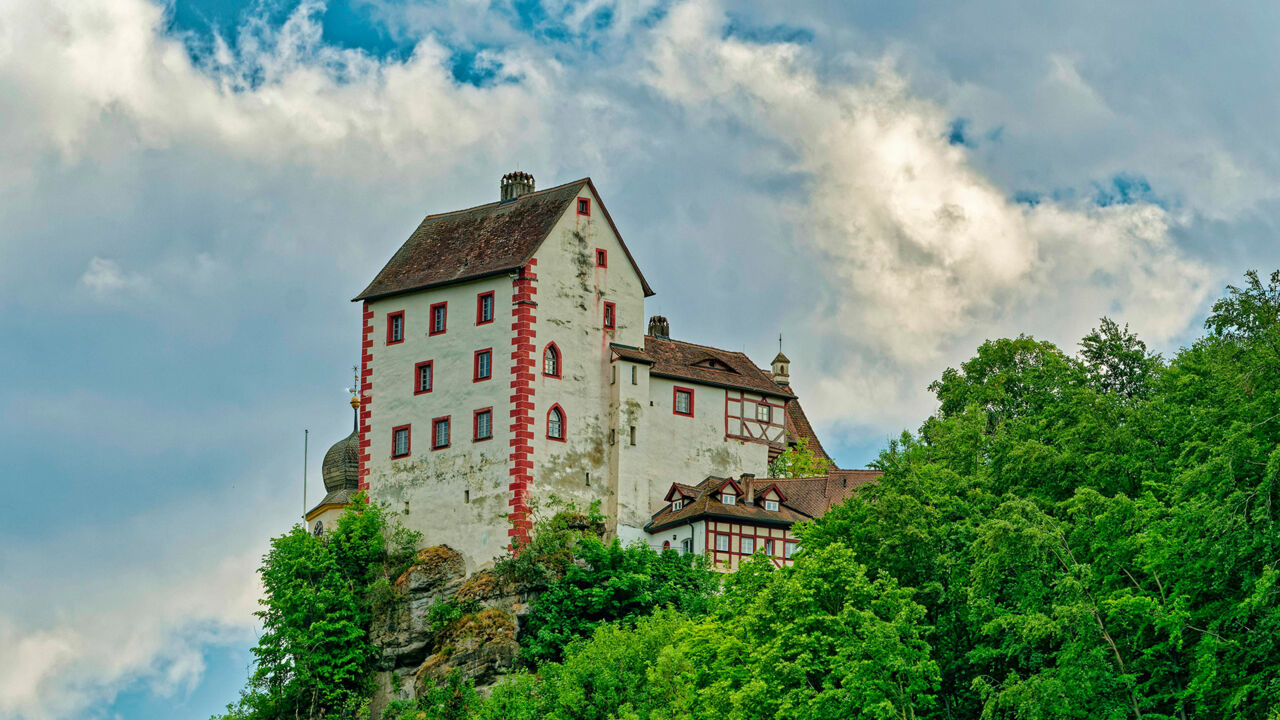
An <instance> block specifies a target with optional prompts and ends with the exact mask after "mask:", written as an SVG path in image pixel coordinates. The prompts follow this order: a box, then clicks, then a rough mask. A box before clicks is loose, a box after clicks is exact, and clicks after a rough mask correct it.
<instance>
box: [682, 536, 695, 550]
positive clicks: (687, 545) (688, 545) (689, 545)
mask: <svg viewBox="0 0 1280 720" xmlns="http://www.w3.org/2000/svg"><path fill="white" fill-rule="evenodd" d="M680 552H683V553H691V552H693V541H692V540H690V539H689V538H685V539H683V540H681V541H680Z"/></svg>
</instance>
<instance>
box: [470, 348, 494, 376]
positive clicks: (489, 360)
mask: <svg viewBox="0 0 1280 720" xmlns="http://www.w3.org/2000/svg"><path fill="white" fill-rule="evenodd" d="M474 371H475V373H474V376H473V377H472V382H480V381H482V380H488V379H489V378H491V377H493V348H486V349H484V350H477V351H476V355H475V363H474Z"/></svg>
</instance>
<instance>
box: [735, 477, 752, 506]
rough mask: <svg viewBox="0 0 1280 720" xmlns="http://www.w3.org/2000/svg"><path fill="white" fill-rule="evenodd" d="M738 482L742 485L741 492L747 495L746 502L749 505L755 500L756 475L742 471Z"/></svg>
mask: <svg viewBox="0 0 1280 720" xmlns="http://www.w3.org/2000/svg"><path fill="white" fill-rule="evenodd" d="M738 484H740V485H742V493H743V494H744V495H746V496H747V504H748V505H751V504H753V503H755V501H756V476H755V475H753V474H751V473H742V475H741V476H740V477H739V478H738Z"/></svg>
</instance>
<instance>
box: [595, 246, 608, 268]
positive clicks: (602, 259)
mask: <svg viewBox="0 0 1280 720" xmlns="http://www.w3.org/2000/svg"><path fill="white" fill-rule="evenodd" d="M596 267H602V268H607V267H609V251H608V250H604V249H602V248H596Z"/></svg>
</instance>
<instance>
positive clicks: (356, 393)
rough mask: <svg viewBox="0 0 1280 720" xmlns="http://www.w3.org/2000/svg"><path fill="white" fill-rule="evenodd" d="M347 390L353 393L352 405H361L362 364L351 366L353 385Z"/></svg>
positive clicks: (354, 406) (355, 406) (356, 406)
mask: <svg viewBox="0 0 1280 720" xmlns="http://www.w3.org/2000/svg"><path fill="white" fill-rule="evenodd" d="M347 392H349V393H351V407H353V408H358V407H360V366H359V365H352V366H351V387H349V388H347Z"/></svg>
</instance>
